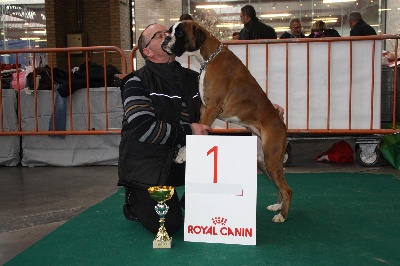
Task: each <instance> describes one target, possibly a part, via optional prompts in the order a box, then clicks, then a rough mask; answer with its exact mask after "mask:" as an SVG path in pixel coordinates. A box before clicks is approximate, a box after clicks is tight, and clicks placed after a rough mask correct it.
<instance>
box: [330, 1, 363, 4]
mask: <svg viewBox="0 0 400 266" xmlns="http://www.w3.org/2000/svg"><path fill="white" fill-rule="evenodd" d="M355 1H356V0H324V1H323V3H324V4H328V3H346V2H355Z"/></svg>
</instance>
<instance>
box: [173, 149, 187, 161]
mask: <svg viewBox="0 0 400 266" xmlns="http://www.w3.org/2000/svg"><path fill="white" fill-rule="evenodd" d="M184 161H186V146H184V147H182V148H180V149H179V151H178V154H177V155H176V158H175V162H176V163H183V162H184Z"/></svg>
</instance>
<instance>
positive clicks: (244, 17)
mask: <svg viewBox="0 0 400 266" xmlns="http://www.w3.org/2000/svg"><path fill="white" fill-rule="evenodd" d="M240 20H241V21H242V23H243V25H244V28H243V29H242V30H241V31H240V33H239V40H256V39H276V38H277V35H276V32H275V30H274V28H272V27H271V26H269V25H267V24H265V23H264V22H262V21H261V20H259V19H258V18H257V17H256V10H255V9H254V7H253V6H251V5H245V6H244V7H242V8H241V11H240Z"/></svg>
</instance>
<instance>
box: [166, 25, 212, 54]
mask: <svg viewBox="0 0 400 266" xmlns="http://www.w3.org/2000/svg"><path fill="white" fill-rule="evenodd" d="M205 38H206V34H205V32H204V31H203V30H201V27H200V26H199V25H198V24H197V23H195V22H193V21H180V22H177V23H175V24H174V25H172V26H171V28H170V29H169V35H168V36H166V37H165V39H164V41H163V43H162V45H161V47H162V49H163V50H164V51H165V52H166V53H168V54H175V55H176V56H181V55H182V54H184V53H186V54H193V55H196V56H199V50H200V47H201V45H202V44H203V43H204V40H205Z"/></svg>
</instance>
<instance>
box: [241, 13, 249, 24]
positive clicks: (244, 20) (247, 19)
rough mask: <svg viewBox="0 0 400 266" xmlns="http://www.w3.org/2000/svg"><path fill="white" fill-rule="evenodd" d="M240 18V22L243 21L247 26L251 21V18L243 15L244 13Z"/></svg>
mask: <svg viewBox="0 0 400 266" xmlns="http://www.w3.org/2000/svg"><path fill="white" fill-rule="evenodd" d="M239 17H240V21H241V22H242V23H243V24H246V23H247V22H249V21H250V18H249V16H247V15H243V14H242V12H240V15H239Z"/></svg>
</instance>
